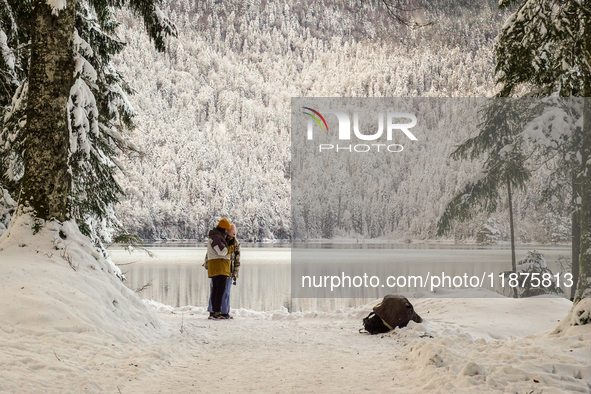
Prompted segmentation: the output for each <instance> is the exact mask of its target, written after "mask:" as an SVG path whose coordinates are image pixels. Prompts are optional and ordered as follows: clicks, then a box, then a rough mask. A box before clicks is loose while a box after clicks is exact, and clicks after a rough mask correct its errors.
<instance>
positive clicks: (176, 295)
mask: <svg viewBox="0 0 591 394" xmlns="http://www.w3.org/2000/svg"><path fill="white" fill-rule="evenodd" d="M332 246H336V247H337V248H339V249H335V250H334V252H335V253H334V256H338V255H339V254H343V253H344V252H345V253H346V254H347V255H350V256H355V254H356V253H363V254H364V256H369V257H370V259H371V260H372V261H378V260H380V259H382V260H389V261H392V264H393V265H392V266H390V267H391V268H389V272H388V273H389V274H395V275H409V274H421V275H425V274H426V273H427V272H432V273H435V272H441V271H445V274H446V275H463V274H468V275H472V274H477V275H480V274H481V273H482V272H483V271H487V272H492V271H493V270H496V272H500V271H504V270H509V269H510V268H511V253H510V250H508V247H506V246H493V247H481V246H473V247H470V246H462V247H458V246H455V245H421V244H416V245H415V244H410V245H408V244H404V245H392V244H389V245H380V244H376V245H371V244H369V245H363V246H361V247H352V249H351V250H346V251H344V250H343V249H342V248H343V247H347V246H348V245H324V244H323V245H317V246H315V247H317V248H321V249H322V251H323V252H324V253H326V252H327V250H326V249H331V247H332ZM149 249H150V251H152V252H153V253H154V257H149V256H148V255H147V254H146V253H145V252H142V251H134V252H133V253H131V254H130V253H129V252H127V251H125V250H122V249H110V253H111V257H112V260H113V261H114V262H115V263H116V264H118V265H119V266H120V268H121V270H122V271H123V272H124V274H125V275H126V276H127V278H128V281H127V282H126V284H127V286H128V287H129V288H131V289H133V290H136V289H138V288H140V287H142V286H144V285H146V284H148V283H151V285H150V286H148V287H146V288H145V289H144V290H142V291H141V292H140V295H141V297H142V298H144V299H152V300H155V301H158V302H161V303H163V304H167V305H171V306H175V307H178V306H185V305H194V306H204V305H206V304H207V301H208V297H209V279H208V277H207V271H206V270H205V269H204V268H203V267H202V266H201V264H202V263H203V260H204V257H205V247H195V246H165V247H150V248H149ZM532 249H535V250H537V251H539V252H541V253H543V254H544V257H545V259H546V261H547V263H548V266H549V267H550V269H552V271H553V272H554V273H556V272H558V269H557V267H556V264H555V262H556V261H557V260H558V257H559V256H565V257H570V247H520V248H518V250H517V259H518V260H519V259H521V258H523V257H525V256H526V255H527V251H528V250H532ZM291 252H292V250H291V249H290V248H288V247H285V245H278V246H272V245H271V246H269V245H266V246H263V247H257V246H250V247H248V246H243V247H242V267H241V271H240V278H239V279H238V284H237V285H236V286H233V287H232V295H231V305H232V308H246V309H252V310H259V311H269V310H277V309H281V308H282V307H286V308H288V309H289V310H290V311H291V310H296V311H297V310H318V311H326V310H336V309H341V308H345V307H351V306H359V305H363V304H365V303H367V302H368V301H371V300H373V299H376V298H378V297H380V296H382V295H383V293H384V292H386V293H388V292H389V293H397V292H398V293H400V292H404V291H405V290H407V291H408V289H396V288H395V289H382V290H380V291H381V293H380V291H378V290H377V289H368V291H367V293H364V297H358V298H343V299H334V298H330V299H293V300H292V299H291V258H292V253H291ZM298 252H299V251H298ZM306 253H309V254H311V255H314V254H315V253H314V251H313V250H306ZM485 287H486V286H485Z"/></svg>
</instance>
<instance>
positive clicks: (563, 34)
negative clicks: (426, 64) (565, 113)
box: [495, 0, 591, 300]
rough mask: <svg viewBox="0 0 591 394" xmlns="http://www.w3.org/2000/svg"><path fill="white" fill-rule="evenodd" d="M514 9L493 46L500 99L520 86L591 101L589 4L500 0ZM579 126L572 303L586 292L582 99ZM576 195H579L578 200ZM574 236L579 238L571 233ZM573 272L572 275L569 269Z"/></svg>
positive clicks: (588, 256) (586, 155) (590, 221)
mask: <svg viewBox="0 0 591 394" xmlns="http://www.w3.org/2000/svg"><path fill="white" fill-rule="evenodd" d="M515 5H517V10H516V11H515V13H514V14H513V15H512V16H511V17H510V18H509V20H508V21H507V23H506V24H505V26H504V27H503V30H502V32H501V34H500V35H499V37H498V41H497V45H496V53H497V66H496V70H495V71H496V75H497V81H498V82H499V83H501V91H500V95H502V96H509V95H511V94H513V93H514V92H515V91H516V89H517V88H518V87H520V86H523V85H525V86H527V87H529V88H530V89H531V90H532V93H531V94H534V95H540V96H543V95H550V94H553V93H558V94H559V95H560V96H583V97H591V66H590V64H591V1H589V0H582V1H574V0H567V1H555V0H502V1H501V2H500V3H499V6H500V7H501V8H507V7H511V6H515ZM583 108H584V109H583V110H582V111H581V112H582V115H583V119H584V120H583V122H582V124H580V125H579V127H576V128H575V129H574V132H573V136H572V139H569V145H568V146H569V147H570V150H571V152H570V153H571V154H572V155H573V157H577V160H576V163H575V165H574V166H572V167H571V171H570V173H571V176H570V177H567V179H569V180H572V197H573V201H574V202H575V204H576V205H577V206H576V207H575V209H574V212H573V216H572V220H573V267H575V266H577V264H576V257H577V255H578V260H579V261H578V267H579V275H578V285H577V290H576V295H574V298H575V299H577V300H580V299H581V298H583V297H588V296H589V295H590V293H591V178H590V177H591V161H590V160H589V159H591V118H590V117H589V116H586V115H587V113H591V111H590V110H589V103H588V100H585V104H584V106H583ZM579 193H580V195H579ZM579 231H580V237H579V236H577V233H578V232H579ZM573 271H574V273H576V270H573Z"/></svg>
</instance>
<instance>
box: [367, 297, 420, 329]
mask: <svg viewBox="0 0 591 394" xmlns="http://www.w3.org/2000/svg"><path fill="white" fill-rule="evenodd" d="M411 320H413V321H415V322H417V323H421V322H422V321H423V319H422V318H421V316H419V315H418V314H417V313H416V312H415V310H414V308H413V306H412V304H411V303H410V301H409V300H408V299H407V298H406V297H404V296H401V295H397V294H388V295H387V296H385V297H384V299H383V300H382V302H380V303H379V304H377V305H376V306H375V307H374V308H373V312H371V313H370V314H369V315H367V317H366V318H365V319H363V328H364V329H365V331H367V332H368V333H370V334H372V335H374V334H380V333H383V332H388V331H390V330H392V329H394V328H396V327H400V328H402V327H406V325H407V324H408V322H409V321H411ZM359 332H361V330H359Z"/></svg>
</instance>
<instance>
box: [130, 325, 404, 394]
mask: <svg viewBox="0 0 591 394" xmlns="http://www.w3.org/2000/svg"><path fill="white" fill-rule="evenodd" d="M168 320H169V321H170V322H171V323H173V322H175V323H177V324H178V323H179V318H178V316H172V317H171V316H169V317H168ZM183 324H184V326H185V329H186V333H185V334H180V330H179V335H176V334H175V335H174V337H173V338H171V341H172V342H177V343H175V344H174V347H175V348H178V349H179V350H180V351H181V354H178V359H177V358H176V356H175V358H173V360H172V364H171V366H170V368H167V369H166V370H163V371H161V373H152V374H149V375H146V376H143V377H142V378H139V379H138V380H134V381H131V382H128V384H125V385H121V386H119V388H120V390H121V392H122V393H123V394H126V393H139V392H142V393H166V392H175V393H194V392H265V393H279V392H321V391H323V392H358V391H360V390H361V391H363V390H365V389H368V390H370V391H371V392H379V391H382V392H384V391H387V392H395V391H394V388H395V387H396V385H395V383H394V382H393V380H392V379H393V374H392V371H393V370H394V369H395V367H396V364H398V363H400V362H399V361H396V360H395V358H394V357H393V353H394V352H396V351H397V350H398V348H399V347H401V346H400V345H397V344H395V343H394V342H393V341H388V338H387V337H385V338H379V337H377V336H374V337H371V336H369V335H361V334H359V333H358V332H357V330H358V329H359V326H360V324H359V321H354V320H341V321H340V322H336V321H332V319H325V318H316V319H305V318H302V319H297V320H260V319H255V318H248V317H247V318H243V317H237V318H235V319H234V320H231V321H210V320H205V319H204V316H203V315H199V316H187V318H186V319H184V323H183ZM179 328H180V325H179ZM386 341H387V343H386ZM183 353H184V354H183ZM175 354H176V352H175ZM399 392H401V393H402V392H406V391H405V390H402V389H400V390H399Z"/></svg>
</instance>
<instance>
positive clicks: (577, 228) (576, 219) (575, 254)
mask: <svg viewBox="0 0 591 394" xmlns="http://www.w3.org/2000/svg"><path fill="white" fill-rule="evenodd" d="M572 183H573V186H572V189H573V204H574V205H575V206H579V204H578V203H577V199H578V198H579V197H580V196H581V181H580V180H579V178H578V171H575V172H574V173H573V175H572ZM571 220H572V227H571V228H572V248H571V251H572V252H571V261H572V275H573V286H572V287H571V289H570V299H571V301H573V300H574V299H575V293H576V290H577V283H578V282H579V254H580V253H581V212H580V211H579V210H578V208H577V210H576V211H574V212H573V214H572V216H571Z"/></svg>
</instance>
